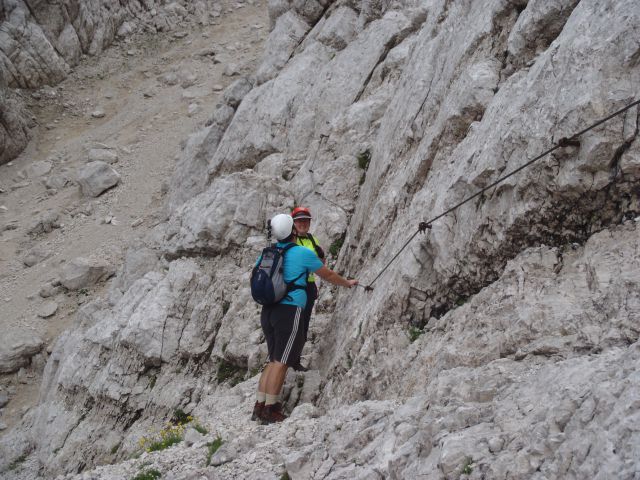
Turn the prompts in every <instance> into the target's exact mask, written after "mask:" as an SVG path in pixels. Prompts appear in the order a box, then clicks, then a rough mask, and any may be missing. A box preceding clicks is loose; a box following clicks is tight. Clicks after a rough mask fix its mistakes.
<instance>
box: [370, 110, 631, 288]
mask: <svg viewBox="0 0 640 480" xmlns="http://www.w3.org/2000/svg"><path fill="white" fill-rule="evenodd" d="M638 104H640V100H636V101H634V102H632V103H630V104H628V105H627V106H625V107H623V108H621V109H620V110H618V111H616V112H614V113H612V114H611V115H609V116H607V117H605V118H603V119H601V120H598V121H597V122H595V123H593V124H592V125H589V126H588V127H587V128H585V129H583V130H580V131H579V132H578V133H576V134H574V135H572V136H571V137H568V138H567V137H563V138H561V139H560V140H558V142H557V143H556V144H555V145H554V146H553V147H551V148H549V149H548V150H545V151H544V152H543V153H541V154H540V155H538V156H537V157H535V158H533V159H532V160H529V161H528V162H526V163H525V164H523V165H521V166H519V167H518V168H516V169H515V170H512V171H511V172H509V173H507V174H505V175H503V176H502V177H500V178H498V179H497V180H495V181H494V182H492V183H491V184H489V185H487V186H486V187H484V188H482V189H480V190H478V191H477V192H476V193H474V194H473V195H471V196H469V197H467V198H465V199H464V200H462V201H460V202H459V203H457V204H455V205H454V206H453V207H450V208H448V209H447V210H445V211H444V212H442V213H440V214H438V215H436V216H435V217H433V218H432V219H431V220H429V221H427V222H420V224H419V225H418V229H417V230H416V231H415V232H414V233H413V234H412V235H411V237H409V239H408V240H407V241H406V242H405V243H404V245H402V247H401V248H400V249H399V250H398V252H397V253H396V254H395V255H394V256H393V257H392V258H391V260H389V261H388V262H387V264H386V265H385V266H384V267H383V268H382V270H380V272H379V273H378V274H377V275H376V276H375V278H374V279H373V280H372V281H371V282H370V283H369V285H367V286H363V288H364V289H365V290H367V291H370V290H373V287H372V285H373V284H374V283H375V282H376V280H378V278H380V277H381V276H382V274H383V273H384V272H385V271H386V270H387V268H389V266H390V265H391V264H392V263H393V262H394V261H395V259H396V258H398V255H400V253H402V251H403V250H404V249H405V248H407V245H409V243H411V240H413V239H414V238H415V236H416V235H418V233H423V232H425V231H426V230H427V229H430V228H431V224H432V223H433V222H435V221H437V220H439V219H441V218H442V217H444V216H446V215H448V214H450V213H452V212H454V211H455V210H457V209H459V208H460V207H462V206H463V205H465V204H466V203H468V202H470V201H471V200H473V199H474V198H477V197H479V196H480V195H482V194H483V193H484V192H486V191H487V190H490V189H491V188H493V187H495V186H496V185H498V184H500V183H502V182H504V181H505V180H506V179H507V178H509V177H512V176H513V175H515V174H516V173H518V172H520V171H521V170H524V169H525V168H527V167H529V166H531V165H532V164H534V163H535V162H537V161H539V160H540V159H542V158H544V157H546V156H547V155H549V154H550V153H552V152H554V151H555V150H557V149H558V148H564V147H569V146H579V145H580V142H579V141H578V140H577V137H580V136H581V135H584V134H585V133H587V132H588V131H590V130H593V129H594V128H596V127H598V126H600V125H602V124H603V123H605V122H608V121H609V120H611V119H612V118H615V117H617V116H618V115H620V114H622V113H624V112H626V111H627V110H629V109H631V108H633V107H635V106H636V105H638Z"/></svg>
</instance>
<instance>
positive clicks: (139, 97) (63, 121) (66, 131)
mask: <svg viewBox="0 0 640 480" xmlns="http://www.w3.org/2000/svg"><path fill="white" fill-rule="evenodd" d="M249 3H250V4H243V3H239V2H235V1H234V2H222V4H223V13H222V16H221V17H219V18H218V19H217V20H216V21H215V22H214V24H212V25H205V26H202V25H196V24H195V23H194V24H191V25H189V26H188V27H186V28H184V29H183V30H174V31H173V32H168V33H159V34H153V35H152V34H140V35H137V36H135V37H132V38H130V39H128V40H127V41H126V42H125V41H121V42H119V43H118V44H114V45H113V46H112V47H111V48H109V49H108V50H107V51H105V52H103V54H102V55H101V56H100V57H99V58H86V59H84V60H83V62H82V63H81V65H79V66H78V67H77V68H76V69H75V71H74V72H73V73H72V74H71V75H70V76H69V77H68V78H67V79H66V80H65V81H64V82H62V83H61V84H59V85H57V86H55V87H45V88H43V89H41V90H39V91H37V92H32V93H31V99H30V103H31V105H30V106H31V110H32V112H33V113H34V116H35V118H36V121H37V123H38V125H39V127H38V128H37V130H36V131H34V137H33V140H32V141H31V143H30V144H29V146H28V147H27V150H26V151H25V152H24V153H23V154H22V155H21V156H20V157H19V158H17V159H16V160H14V161H13V162H10V163H9V164H6V165H3V166H0V328H1V330H2V332H4V334H3V335H2V337H3V338H2V339H0V341H5V342H7V341H14V339H15V338H16V337H20V336H23V337H24V336H25V335H27V336H33V335H40V336H41V337H43V338H44V339H45V342H46V345H47V347H45V348H49V347H50V346H51V345H52V343H53V341H54V340H55V338H56V337H57V336H58V335H59V334H60V333H61V332H62V331H63V330H65V329H67V328H69V327H70V326H71V325H72V324H73V320H74V317H75V313H76V311H77V309H78V308H79V306H81V305H82V304H83V303H85V302H86V301H87V300H88V299H90V298H91V297H93V296H96V295H101V294H104V293H106V288H105V286H104V285H99V286H96V287H93V288H90V289H83V290H81V291H79V292H78V293H74V292H71V293H58V294H57V295H55V296H53V297H51V298H42V297H41V296H40V295H39V291H40V289H41V288H42V286H43V285H45V284H46V283H47V282H48V281H51V280H53V279H55V278H56V276H57V271H58V270H59V269H60V267H61V265H63V264H64V263H65V262H68V261H70V260H71V259H73V258H75V257H78V256H85V257H89V256H95V257H99V258H102V259H105V260H107V261H108V262H109V263H110V264H111V265H113V267H114V268H116V267H117V266H118V265H119V264H120V263H121V261H122V257H123V254H124V253H125V252H126V249H127V246H128V245H130V244H131V243H132V242H134V241H135V240H136V239H137V238H139V237H143V236H144V235H145V233H146V232H147V231H148V230H149V228H151V227H152V226H153V225H154V224H155V223H157V222H158V221H159V219H160V218H161V215H162V206H163V203H164V190H165V187H164V185H165V182H166V181H168V179H169V178H170V176H171V173H172V171H173V168H174V165H175V159H176V157H177V156H178V155H179V153H180V144H181V142H183V141H184V140H185V139H186V138H187V137H188V135H189V134H191V133H193V132H195V131H197V130H199V129H200V128H201V127H202V126H203V125H204V123H205V122H206V120H207V119H208V117H209V116H210V115H211V113H212V112H213V109H214V108H213V107H214V105H215V103H216V102H217V100H218V98H219V96H220V95H221V94H222V89H223V88H224V87H226V86H227V85H228V84H230V83H231V82H233V81H234V80H235V79H236V78H238V77H237V75H234V76H228V75H225V74H224V72H225V69H227V70H228V69H229V68H230V67H231V66H234V65H235V66H237V67H238V70H239V73H240V74H248V73H250V72H252V71H254V70H255V67H256V62H257V60H258V59H259V56H260V54H261V52H262V44H263V42H264V40H265V39H266V36H267V34H268V25H269V21H268V16H267V8H266V0H260V1H250V2H249ZM213 52H215V54H212V53H213ZM227 73H230V72H229V71H227ZM97 110H102V111H103V112H104V116H103V117H101V118H95V117H94V116H92V113H94V112H96V111H97ZM104 146H107V147H109V148H111V149H112V151H113V152H116V153H117V155H118V157H119V159H118V161H117V163H115V164H113V167H114V168H115V169H116V170H117V171H118V173H119V174H120V175H121V176H122V178H121V181H120V184H119V185H118V186H117V187H115V188H113V189H111V190H109V191H107V192H106V193H104V194H102V195H101V196H100V197H98V198H95V199H91V198H88V197H83V196H82V195H81V193H80V190H79V187H78V186H77V184H76V183H75V179H76V176H77V171H78V169H79V168H80V167H81V166H83V165H84V164H85V163H87V157H88V151H89V150H90V149H91V148H95V147H104ZM40 161H48V162H50V163H51V165H52V170H51V171H50V172H49V173H46V174H45V175H42V176H38V175H36V174H35V173H34V172H29V169H30V168H31V169H33V165H37V164H36V163H35V162H40ZM25 173H26V174H25ZM54 177H56V178H58V180H60V178H65V177H66V178H68V179H69V180H70V182H69V183H67V184H66V185H65V186H63V187H58V188H49V189H47V187H46V186H45V184H44V182H45V181H46V180H47V179H49V180H50V182H51V179H53V178H54ZM50 186H51V183H50ZM48 211H52V212H55V213H58V215H59V220H58V223H59V224H60V225H59V227H58V228H55V229H53V230H52V231H51V232H49V233H43V234H39V235H33V234H29V233H28V231H29V229H30V227H31V226H32V225H33V224H34V223H35V222H36V219H37V218H38V217H39V216H40V215H42V214H43V213H46V212H48ZM109 218H111V221H110V222H109V223H105V219H109ZM34 247H37V248H39V249H40V250H43V251H45V252H48V253H50V254H51V255H50V257H49V258H47V259H46V260H43V261H41V262H40V263H37V264H36V265H34V266H32V267H26V266H25V264H24V263H23V258H24V257H25V255H26V254H27V252H29V251H30V250H31V249H32V248H34ZM51 300H53V301H55V302H56V303H57V304H58V310H57V312H56V313H55V314H54V315H53V316H51V317H49V318H40V317H39V316H38V312H39V310H40V309H41V308H42V306H43V305H44V303H45V302H47V301H51ZM44 360H45V358H44V357H41V358H39V359H38V358H36V361H34V362H33V363H32V365H31V366H30V367H26V368H25V369H23V370H22V371H21V372H19V374H10V375H0V395H1V394H2V392H5V393H8V394H9V398H10V401H9V403H8V404H7V405H6V406H5V407H4V408H2V409H0V430H1V429H2V424H4V425H5V426H6V427H11V426H12V425H13V424H14V423H16V421H17V420H18V419H19V417H20V416H21V415H22V414H23V413H24V411H26V409H27V408H29V407H30V406H32V405H33V404H35V402H36V401H37V392H38V386H39V383H40V379H41V374H42V368H43V365H44Z"/></svg>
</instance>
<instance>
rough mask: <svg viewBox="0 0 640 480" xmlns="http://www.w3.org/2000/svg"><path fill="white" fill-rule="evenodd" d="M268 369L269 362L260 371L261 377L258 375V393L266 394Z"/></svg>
mask: <svg viewBox="0 0 640 480" xmlns="http://www.w3.org/2000/svg"><path fill="white" fill-rule="evenodd" d="M270 367H271V362H269V363H267V365H266V366H265V367H264V369H263V370H262V375H260V381H259V382H258V392H261V393H267V377H268V375H269V370H270Z"/></svg>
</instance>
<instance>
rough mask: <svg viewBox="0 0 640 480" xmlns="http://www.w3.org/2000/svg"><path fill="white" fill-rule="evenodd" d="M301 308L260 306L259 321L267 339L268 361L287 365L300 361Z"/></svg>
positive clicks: (302, 342) (278, 305) (301, 344)
mask: <svg viewBox="0 0 640 480" xmlns="http://www.w3.org/2000/svg"><path fill="white" fill-rule="evenodd" d="M303 310H304V309H302V308H300V307H296V306H295V305H280V304H275V305H270V306H267V307H262V313H261V314H260V323H261V325H262V331H263V332H264V336H265V338H266V340H267V349H268V350H269V360H270V361H272V362H280V363H284V364H286V365H289V366H291V365H297V364H298V363H300V354H301V353H302V347H303V346H304V326H303V320H304V319H303V318H302V317H303Z"/></svg>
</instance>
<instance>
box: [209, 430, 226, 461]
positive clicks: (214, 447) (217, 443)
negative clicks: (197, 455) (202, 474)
mask: <svg viewBox="0 0 640 480" xmlns="http://www.w3.org/2000/svg"><path fill="white" fill-rule="evenodd" d="M223 443H224V441H223V440H222V438H220V437H218V438H216V439H215V440H214V441H213V442H209V443H207V447H208V449H209V450H208V451H207V467H208V466H209V465H210V464H211V457H213V454H214V453H216V452H217V451H218V449H219V448H220V447H221V446H222V444H223Z"/></svg>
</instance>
